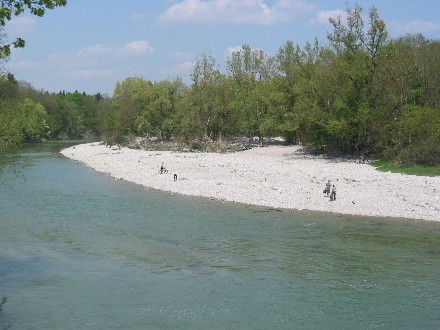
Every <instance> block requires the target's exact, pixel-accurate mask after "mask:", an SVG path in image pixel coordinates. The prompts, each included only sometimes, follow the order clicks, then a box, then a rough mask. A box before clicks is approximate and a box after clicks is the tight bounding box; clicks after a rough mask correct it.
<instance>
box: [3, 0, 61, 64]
mask: <svg viewBox="0 0 440 330" xmlns="http://www.w3.org/2000/svg"><path fill="white" fill-rule="evenodd" d="M66 4H67V0H1V7H0V27H4V26H5V25H6V22H7V21H10V20H11V19H12V17H13V16H18V15H20V14H22V13H23V12H25V11H26V10H30V12H31V13H32V14H33V15H35V16H39V17H43V16H44V14H45V13H46V10H47V9H54V8H56V7H60V6H65V5H66ZM11 46H12V47H14V48H23V47H24V46H25V41H24V40H23V39H22V38H17V39H16V40H15V41H13V42H12V43H11V44H4V43H3V41H2V38H0V59H1V58H5V57H8V56H9V55H10V54H11Z"/></svg>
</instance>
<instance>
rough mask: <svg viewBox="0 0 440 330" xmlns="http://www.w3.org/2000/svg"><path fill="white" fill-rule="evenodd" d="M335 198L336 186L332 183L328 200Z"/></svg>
mask: <svg viewBox="0 0 440 330" xmlns="http://www.w3.org/2000/svg"><path fill="white" fill-rule="evenodd" d="M335 200H336V186H335V185H333V186H332V192H331V193H330V201H335Z"/></svg>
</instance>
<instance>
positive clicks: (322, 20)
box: [311, 9, 347, 24]
mask: <svg viewBox="0 0 440 330" xmlns="http://www.w3.org/2000/svg"><path fill="white" fill-rule="evenodd" d="M338 17H340V18H341V20H343V21H345V20H346V17H347V12H346V11H345V10H341V9H335V10H320V11H318V12H317V13H316V16H315V17H314V18H312V20H311V23H312V24H327V23H328V20H329V18H335V19H337V18H338Z"/></svg>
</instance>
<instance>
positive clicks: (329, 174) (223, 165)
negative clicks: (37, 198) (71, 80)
mask: <svg viewBox="0 0 440 330" xmlns="http://www.w3.org/2000/svg"><path fill="white" fill-rule="evenodd" d="M61 154H62V155H64V156H65V157H67V158H70V159H72V160H75V161H79V162H81V163H84V164H85V165H87V166H89V167H91V168H93V169H95V170H96V171H98V172H101V173H104V174H106V175H109V176H111V177H113V178H115V179H123V180H127V181H130V182H133V183H136V184H139V185H142V186H145V187H148V188H153V189H158V190H162V191H167V192H170V193H176V194H182V195H189V196H196V197H206V198H210V199H216V200H220V201H227V202H237V203H243V204H250V205H257V206H264V207H269V208H274V209H292V210H298V211H302V210H308V211H319V212H330V213H335V214H346V215H355V216H371V217H391V218H407V219H415V220H430V221H440V177H421V176H410V175H405V174H398V173H387V172H379V171H377V170H376V169H375V168H374V167H372V166H370V165H360V164H356V163H355V162H353V161H350V160H346V159H340V158H325V157H320V156H313V155H309V154H306V153H304V152H303V150H302V149H301V148H300V147H298V146H268V147H256V148H253V149H249V150H245V151H240V152H235V153H226V154H216V153H184V152H172V151H151V150H138V149H129V148H121V149H117V148H116V149H115V148H113V149H112V148H107V147H106V146H105V145H103V144H101V143H100V142H94V143H86V144H80V145H75V146H73V147H70V148H66V149H63V150H62V151H61ZM162 163H163V164H164V166H165V168H167V170H168V173H165V174H160V166H161V164H162ZM174 174H176V175H177V180H175V178H174ZM327 180H331V183H332V184H335V185H336V188H337V194H336V196H337V199H336V201H333V202H331V201H329V198H328V197H324V194H323V189H324V186H325V183H326V182H327Z"/></svg>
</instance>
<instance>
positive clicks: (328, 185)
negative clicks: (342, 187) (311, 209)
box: [324, 180, 332, 196]
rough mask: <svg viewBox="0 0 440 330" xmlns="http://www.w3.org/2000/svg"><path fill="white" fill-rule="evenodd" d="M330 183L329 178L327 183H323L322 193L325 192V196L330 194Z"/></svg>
mask: <svg viewBox="0 0 440 330" xmlns="http://www.w3.org/2000/svg"><path fill="white" fill-rule="evenodd" d="M331 186H332V185H331V183H330V180H328V181H327V183H326V184H325V190H324V193H325V195H326V196H328V195H329V194H330V188H331Z"/></svg>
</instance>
